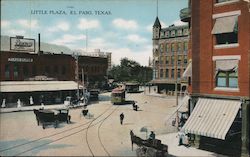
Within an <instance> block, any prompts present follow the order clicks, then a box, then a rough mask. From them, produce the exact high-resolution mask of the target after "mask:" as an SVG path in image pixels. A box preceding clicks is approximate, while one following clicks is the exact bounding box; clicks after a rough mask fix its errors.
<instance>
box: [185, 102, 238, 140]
mask: <svg viewBox="0 0 250 157" xmlns="http://www.w3.org/2000/svg"><path fill="white" fill-rule="evenodd" d="M240 107H241V102H240V101H235V100H220V99H207V98H199V100H198V102H197V104H196V106H195V108H194V110H193V112H192V113H191V115H190V117H189V118H188V120H187V122H186V123H185V125H184V126H183V128H182V131H184V132H185V133H191V134H196V135H201V136H207V137H212V138H217V139H223V140H225V137H226V134H227V132H228V130H229V129H230V127H231V125H232V123H233V121H234V119H235V117H236V115H237V113H238V111H239V109H240Z"/></svg>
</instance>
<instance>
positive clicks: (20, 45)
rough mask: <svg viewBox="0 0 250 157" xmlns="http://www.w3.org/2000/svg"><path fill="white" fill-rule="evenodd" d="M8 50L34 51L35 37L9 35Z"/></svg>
mask: <svg viewBox="0 0 250 157" xmlns="http://www.w3.org/2000/svg"><path fill="white" fill-rule="evenodd" d="M10 50H16V51H25V52H35V39H28V38H23V37H20V36H17V37H10Z"/></svg>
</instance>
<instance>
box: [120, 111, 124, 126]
mask: <svg viewBox="0 0 250 157" xmlns="http://www.w3.org/2000/svg"><path fill="white" fill-rule="evenodd" d="M123 119H124V114H123V113H121V114H120V123H121V125H122V124H123Z"/></svg>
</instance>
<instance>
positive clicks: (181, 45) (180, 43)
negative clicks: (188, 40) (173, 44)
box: [178, 43, 182, 52]
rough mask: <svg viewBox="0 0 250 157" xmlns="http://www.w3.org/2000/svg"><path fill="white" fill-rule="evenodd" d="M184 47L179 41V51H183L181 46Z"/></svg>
mask: <svg viewBox="0 0 250 157" xmlns="http://www.w3.org/2000/svg"><path fill="white" fill-rule="evenodd" d="M181 47H182V44H181V43H178V52H180V51H181V49H182V48H181Z"/></svg>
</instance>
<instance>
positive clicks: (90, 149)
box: [85, 106, 119, 156]
mask: <svg viewBox="0 0 250 157" xmlns="http://www.w3.org/2000/svg"><path fill="white" fill-rule="evenodd" d="M118 107H119V106H117V107H116V108H115V109H114V110H113V111H112V112H111V113H110V114H109V115H108V116H106V117H105V118H104V119H103V120H101V123H100V125H99V126H98V136H97V137H98V140H99V142H100V144H101V147H102V148H103V150H104V151H105V153H106V154H107V155H108V156H110V153H109V152H108V150H107V149H106V147H105V146H104V144H103V143H102V140H101V136H100V128H101V126H102V124H103V123H104V121H105V120H106V119H108V118H109V117H110V116H111V115H112V114H113V113H114V112H115V111H116V110H117V108H118ZM94 121H95V120H93V121H92V122H94ZM92 122H91V123H90V124H89V126H88V127H87V130H86V136H85V139H86V143H87V146H88V149H89V151H90V153H91V154H92V156H95V154H94V152H93V148H91V146H90V143H89V140H88V133H89V128H90V126H91V124H92Z"/></svg>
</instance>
